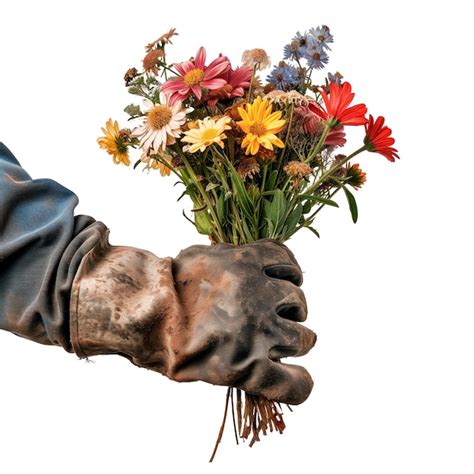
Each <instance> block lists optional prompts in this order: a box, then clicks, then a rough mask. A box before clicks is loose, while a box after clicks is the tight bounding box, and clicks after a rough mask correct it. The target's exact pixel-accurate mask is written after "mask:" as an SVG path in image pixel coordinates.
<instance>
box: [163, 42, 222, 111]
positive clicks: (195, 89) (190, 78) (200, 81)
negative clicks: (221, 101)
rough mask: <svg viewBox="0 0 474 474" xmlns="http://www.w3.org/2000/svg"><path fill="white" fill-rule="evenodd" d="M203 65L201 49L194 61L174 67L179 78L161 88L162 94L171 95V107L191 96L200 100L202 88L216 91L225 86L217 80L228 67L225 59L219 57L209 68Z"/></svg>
mask: <svg viewBox="0 0 474 474" xmlns="http://www.w3.org/2000/svg"><path fill="white" fill-rule="evenodd" d="M205 63H206V50H205V49H204V48H203V47H201V48H199V49H198V52H197V54H196V58H195V59H193V60H192V61H185V62H184V63H180V64H175V65H174V67H175V69H176V70H177V71H178V73H179V76H178V77H173V78H172V79H169V80H167V81H166V82H165V83H164V84H163V85H162V86H161V90H162V92H164V93H165V94H171V100H170V104H171V105H173V104H174V103H175V102H176V101H177V100H180V101H184V100H186V99H187V98H188V97H190V96H191V95H194V96H196V98H197V99H198V100H201V98H202V88H206V89H208V90H216V89H220V88H221V87H224V86H225V85H226V81H225V79H219V75H220V74H222V73H223V72H224V71H226V70H227V69H229V67H230V63H229V60H228V59H227V57H226V56H219V57H218V58H217V59H214V61H212V62H211V64H209V66H206V65H205Z"/></svg>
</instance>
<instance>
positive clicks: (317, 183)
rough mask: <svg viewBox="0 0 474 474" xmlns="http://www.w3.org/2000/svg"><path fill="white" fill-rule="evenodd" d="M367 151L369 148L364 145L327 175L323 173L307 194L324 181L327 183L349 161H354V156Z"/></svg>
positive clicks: (328, 171) (339, 162)
mask: <svg viewBox="0 0 474 474" xmlns="http://www.w3.org/2000/svg"><path fill="white" fill-rule="evenodd" d="M365 150H367V147H366V146H365V145H364V146H362V147H360V148H359V149H358V150H356V151H355V152H354V153H352V154H350V155H349V156H346V157H345V158H344V159H343V160H341V161H338V162H337V163H336V164H335V165H334V166H332V167H331V168H329V169H328V170H327V171H326V172H325V173H323V174H322V175H321V176H320V177H319V179H317V180H316V181H315V182H314V183H313V184H312V185H311V186H310V187H309V188H308V189H307V190H306V193H307V194H311V193H312V192H313V191H314V190H315V189H316V188H317V187H318V186H319V185H320V184H321V183H322V182H323V181H326V179H327V178H329V177H330V176H331V175H332V174H334V172H336V171H337V170H338V169H339V168H341V167H342V166H344V165H345V164H346V163H347V162H348V161H349V160H352V158H354V156H357V155H358V154H359V153H362V152H363V151H365Z"/></svg>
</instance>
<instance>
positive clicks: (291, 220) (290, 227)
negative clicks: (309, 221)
mask: <svg viewBox="0 0 474 474" xmlns="http://www.w3.org/2000/svg"><path fill="white" fill-rule="evenodd" d="M302 214H303V206H302V205H301V203H300V202H299V203H298V204H297V205H296V207H295V208H294V209H293V210H292V211H291V213H290V215H289V216H288V219H287V220H286V225H287V230H286V231H285V234H286V233H288V232H289V233H290V234H292V233H293V231H294V230H295V228H296V226H297V225H298V222H299V220H300V218H301V215H302Z"/></svg>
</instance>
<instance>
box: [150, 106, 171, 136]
mask: <svg viewBox="0 0 474 474" xmlns="http://www.w3.org/2000/svg"><path fill="white" fill-rule="evenodd" d="M172 116H173V114H172V113H171V109H170V108H169V107H168V106H167V105H163V104H160V105H156V106H155V107H153V108H152V109H151V110H150V111H149V112H148V115H147V122H148V125H149V127H150V128H152V129H153V130H160V129H162V128H163V127H164V126H165V125H168V124H169V123H170V121H171V117H172Z"/></svg>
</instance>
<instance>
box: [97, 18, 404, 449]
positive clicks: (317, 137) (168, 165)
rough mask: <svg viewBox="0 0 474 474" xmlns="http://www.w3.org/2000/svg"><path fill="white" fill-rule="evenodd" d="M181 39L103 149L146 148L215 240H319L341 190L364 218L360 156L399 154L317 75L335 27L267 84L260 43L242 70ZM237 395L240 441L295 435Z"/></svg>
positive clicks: (152, 63)
mask: <svg viewBox="0 0 474 474" xmlns="http://www.w3.org/2000/svg"><path fill="white" fill-rule="evenodd" d="M175 35H177V33H176V31H175V29H171V30H170V31H169V32H167V33H166V34H164V35H162V36H160V37H159V38H158V39H157V40H156V41H153V42H152V43H150V44H148V45H147V46H146V56H145V57H144V59H143V68H142V70H141V71H139V70H137V69H136V68H131V69H129V70H128V71H127V72H126V74H125V77H124V80H125V85H126V87H127V88H128V92H129V93H130V94H133V95H135V96H139V97H141V98H142V99H143V101H142V102H143V103H141V104H136V103H133V104H130V105H128V106H127V107H125V109H124V110H125V112H126V113H127V114H128V115H129V121H130V122H131V123H133V127H130V128H120V126H119V125H118V123H117V121H113V120H112V119H109V120H108V121H107V123H106V126H105V128H103V129H102V131H103V134H104V136H103V137H101V138H99V139H98V143H99V145H100V147H101V148H104V149H105V150H106V151H107V152H108V153H109V154H110V155H112V157H113V161H114V163H116V164H120V163H121V164H124V165H127V166H128V165H130V163H131V161H130V155H131V151H132V149H136V150H139V153H140V154H139V156H138V157H137V160H136V162H135V165H134V167H137V166H139V165H143V166H144V168H145V169H147V170H159V171H160V173H161V175H163V176H168V175H170V174H172V173H173V174H174V175H176V176H177V178H178V181H179V183H181V184H182V185H183V186H184V188H183V192H182V194H181V196H180V198H179V199H181V197H183V196H188V197H189V198H190V200H191V202H192V209H191V216H192V217H190V216H188V215H186V214H185V213H184V215H185V217H186V218H187V219H188V220H189V221H190V222H191V223H192V224H193V225H194V226H195V228H196V230H197V231H198V232H199V233H201V234H205V235H208V236H209V238H210V240H211V241H212V242H227V243H231V244H235V245H239V244H245V243H250V242H253V241H256V240H258V239H263V238H268V239H275V240H277V241H280V242H285V241H286V240H288V239H289V238H290V237H291V236H292V235H293V234H294V233H295V232H297V231H298V230H300V229H308V230H310V231H312V232H313V233H314V234H316V235H317V236H318V237H319V233H318V230H317V228H316V226H315V219H316V217H317V215H318V213H319V212H320V211H321V210H322V209H323V208H324V207H325V206H332V207H338V204H337V202H336V201H334V196H335V194H336V193H338V192H339V191H342V192H343V194H344V196H345V197H346V199H347V202H348V205H349V209H350V212H351V215H352V220H353V221H354V222H356V221H357V215H358V210H357V204H356V199H355V197H354V194H353V192H352V191H351V189H352V190H357V189H359V188H360V187H361V186H362V185H363V184H364V182H365V181H366V174H365V173H364V171H363V170H362V169H361V167H360V166H359V164H358V163H355V162H354V158H355V157H356V156H358V155H359V154H361V153H362V152H365V151H367V152H372V153H378V154H380V155H382V156H384V157H385V158H386V159H388V160H389V161H392V162H393V161H395V158H398V154H397V150H396V149H395V148H393V145H394V139H393V138H392V137H391V130H390V128H388V127H387V126H386V125H385V123H384V118H383V117H378V118H374V117H373V116H372V115H369V116H367V107H366V106H365V105H364V104H355V105H354V104H353V101H354V93H353V92H352V87H351V85H350V83H349V82H346V81H344V79H343V77H342V75H341V74H339V73H335V74H331V73H329V74H327V75H326V76H325V77H322V78H319V79H314V78H313V75H315V74H314V73H317V72H319V71H321V70H322V69H323V68H324V67H325V66H326V64H327V63H328V61H329V52H330V45H331V44H332V43H333V35H332V34H331V32H330V30H329V28H328V27H327V26H319V27H317V28H311V29H310V30H309V31H307V32H305V33H300V32H298V33H296V35H295V37H294V38H293V39H292V40H291V41H290V42H289V43H288V44H287V45H286V46H285V47H284V50H283V60H282V61H280V62H279V63H278V64H277V65H275V66H274V67H273V68H272V69H271V72H270V73H269V74H268V75H267V76H266V79H265V80H262V78H261V77H260V76H259V74H260V71H262V70H265V69H267V68H269V67H270V65H271V62H270V59H269V57H268V56H267V54H266V52H265V51H264V50H263V49H259V48H257V49H252V50H248V51H245V52H244V53H243V56H242V62H241V64H240V65H239V66H238V67H235V68H234V67H233V66H232V65H231V62H230V60H229V58H228V57H227V56H224V55H222V54H221V55H219V56H218V57H217V58H215V59H214V60H212V61H210V62H208V60H207V55H206V50H205V49H204V48H203V47H200V48H199V49H198V50H197V53H196V55H195V56H193V57H191V58H190V59H189V60H186V61H184V62H176V63H170V62H169V61H168V48H169V45H170V44H172V41H171V39H172V38H173V37H174V36H175ZM351 126H352V127H363V128H362V130H363V139H362V140H361V146H360V147H359V148H358V149H356V150H355V151H353V152H352V153H343V152H342V150H341V148H342V147H343V146H344V145H345V143H346V136H345V128H346V127H351ZM229 397H231V400H232V404H231V405H232V413H233V414H234V399H233V390H232V389H231V388H230V389H229V390H228V392H227V399H226V412H227V405H228V402H229ZM236 398H237V400H236V411H237V424H238V431H236V435H237V434H238V435H239V436H240V437H242V438H244V439H245V438H248V437H249V436H250V435H252V438H251V442H250V445H252V444H253V443H254V442H255V441H257V440H259V434H260V433H263V434H266V432H267V431H273V430H276V431H279V432H282V431H283V429H284V426H285V425H284V422H283V419H282V414H281V409H280V407H279V406H278V404H276V403H274V402H272V401H271V400H266V399H262V398H261V397H255V396H253V395H250V394H245V403H244V404H243V403H242V394H241V393H240V391H237V397H236ZM234 420H235V418H234ZM234 426H235V422H234ZM221 435H222V429H221V432H220V436H221ZM220 436H219V438H218V442H219V440H220ZM236 438H237V436H236ZM216 446H217V444H216Z"/></svg>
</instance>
